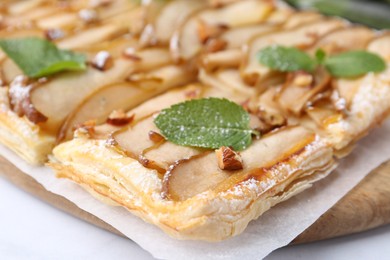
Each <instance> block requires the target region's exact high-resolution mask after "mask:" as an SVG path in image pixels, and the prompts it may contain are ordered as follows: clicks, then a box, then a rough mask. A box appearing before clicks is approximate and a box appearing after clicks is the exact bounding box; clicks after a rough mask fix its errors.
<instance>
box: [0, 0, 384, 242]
mask: <svg viewBox="0 0 390 260" xmlns="http://www.w3.org/2000/svg"><path fill="white" fill-rule="evenodd" d="M91 2H95V1H67V4H66V5H67V6H66V8H65V9H64V7H62V6H61V5H59V4H58V3H57V2H56V1H25V2H18V3H13V2H12V1H6V2H5V4H4V5H5V6H6V7H7V8H5V9H6V10H7V12H6V15H5V16H4V17H5V18H4V23H5V25H6V26H9V27H10V28H13V30H11V32H2V33H3V34H4V37H12V36H15V37H19V36H25V35H29V34H33V33H34V34H36V35H38V36H42V32H46V34H47V30H48V29H49V30H54V29H55V30H57V29H58V30H63V31H64V32H66V35H67V36H65V37H64V38H59V39H55V40H54V42H55V43H56V44H57V45H58V46H60V47H63V48H67V49H74V50H78V51H81V52H84V53H86V54H87V55H89V57H91V58H92V57H95V56H96V53H98V52H99V51H102V50H104V51H107V52H109V53H110V55H111V56H112V57H113V59H114V65H113V66H112V67H110V68H108V69H107V70H102V71H101V70H98V69H96V68H94V67H88V68H87V70H86V71H85V72H83V73H79V72H78V73H65V74H59V75H56V76H53V78H50V79H49V80H48V81H45V82H41V83H39V82H38V83H37V84H38V85H37V86H36V87H35V86H34V87H33V88H32V90H31V92H30V94H29V98H30V100H31V102H32V104H33V106H34V107H35V108H36V110H38V111H39V112H40V113H42V114H43V115H44V116H45V117H47V120H46V121H45V122H39V123H34V122H31V118H30V119H29V118H28V116H26V115H24V116H23V117H20V116H18V114H17V113H16V112H15V111H14V110H13V109H12V106H10V103H9V102H10V101H9V98H8V96H9V92H10V88H12V84H18V81H15V79H14V77H15V76H16V75H19V74H20V71H18V69H17V67H16V66H15V65H14V64H12V61H11V60H9V59H7V57H6V56H5V55H2V56H0V57H1V60H2V72H3V74H2V75H3V79H4V82H5V85H6V87H4V88H1V89H0V90H1V93H2V96H1V99H0V102H1V105H2V110H1V113H0V116H1V121H0V131H1V135H0V136H1V141H2V142H3V143H5V144H7V145H8V146H9V147H11V148H12V149H14V150H15V151H17V152H18V153H19V154H20V155H21V156H23V157H24V158H26V159H27V160H29V161H30V162H35V163H39V162H44V161H45V160H46V158H47V155H48V154H50V153H51V150H52V147H53V146H54V145H55V144H56V142H57V143H59V142H62V143H61V144H59V145H57V146H56V147H55V148H54V150H53V151H52V152H53V156H50V162H49V165H50V166H51V167H52V168H53V169H55V171H56V172H57V175H58V176H59V177H62V178H68V179H71V180H73V181H74V182H76V183H78V184H80V185H81V186H83V187H84V188H86V189H87V190H88V191H89V192H91V194H92V195H94V196H96V197H97V198H99V199H101V200H102V201H104V202H106V203H112V204H113V205H120V206H123V207H125V208H127V209H128V210H129V211H131V212H132V213H133V214H135V215H136V216H139V217H140V218H142V219H143V220H145V221H147V222H149V223H152V224H154V225H157V226H158V227H160V228H161V229H162V230H164V231H165V232H167V233H168V234H170V235H171V236H173V237H175V238H179V239H197V240H206V241H219V240H223V239H226V238H229V237H231V236H234V235H237V234H240V233H241V232H243V230H244V229H245V228H246V226H247V225H248V223H249V222H250V221H251V220H253V219H256V218H258V217H259V216H260V215H261V214H262V213H264V212H265V211H267V210H268V209H270V208H271V207H272V206H274V205H275V204H277V203H279V202H282V201H284V200H286V199H288V198H290V197H291V196H293V195H295V194H297V193H299V192H301V191H303V190H305V189H307V188H309V187H311V186H312V184H313V183H314V182H316V181H318V180H320V179H322V178H324V177H325V176H327V175H328V174H329V173H330V172H331V171H332V170H333V169H334V168H335V167H336V165H337V160H338V158H340V157H342V156H345V155H347V154H348V153H349V152H350V151H351V148H352V147H353V144H354V143H355V142H356V141H358V140H359V139H360V138H362V137H363V136H364V135H365V134H367V133H368V132H369V131H370V129H371V128H373V127H375V126H376V125H377V124H378V123H380V122H381V121H383V120H384V119H385V118H386V116H387V114H388V113H389V111H390V103H389V100H390V67H389V66H388V64H389V63H390V34H389V33H388V32H378V31H374V30H371V29H369V28H366V27H363V26H359V25H352V24H350V23H348V22H346V21H344V20H341V19H339V18H330V17H324V16H322V15H320V14H317V13H313V12H298V11H295V10H293V9H291V8H289V7H288V6H286V5H284V4H281V3H280V2H278V1H265V0H245V1H234V0H233V1H231V0H227V1H224V0H220V1H186V0H176V1H166V2H165V1H156V3H155V2H153V1H152V2H151V3H147V4H144V5H136V4H131V1H121V0H118V1H96V5H94V6H93V7H91V6H90V4H91ZM157 2H158V3H157ZM38 6H39V7H40V8H38ZM45 10H47V11H45ZM82 10H90V11H91V10H92V11H94V13H95V14H96V15H97V18H96V19H98V20H97V21H98V22H96V21H95V22H92V24H89V23H87V24H86V23H85V21H80V15H79V16H77V17H76V16H75V13H77V12H78V13H79V14H80V11H82ZM20 13H23V14H24V16H23V17H24V18H23V20H20V19H18V18H16V16H18V15H19V14H20ZM72 15H73V16H72ZM72 17H73V18H72ZM16 23H22V25H20V26H17V24H16ZM24 23H28V24H29V26H30V27H31V28H33V29H31V28H30V27H29V28H28V29H27V28H25V25H24ZM53 24H54V25H55V27H54V28H51V26H53ZM48 27H50V28H48ZM129 33H131V35H130V36H129ZM2 37H3V36H2ZM274 45H283V46H293V47H297V48H299V49H300V50H303V51H305V52H306V53H308V54H310V55H313V54H314V53H315V52H316V50H318V49H321V50H323V52H324V53H326V54H327V55H335V54H339V53H344V52H346V51H351V50H367V51H369V52H371V53H375V54H377V55H379V56H380V57H381V58H382V59H383V60H384V61H385V62H386V63H387V68H386V69H385V70H383V71H382V72H378V73H373V72H369V73H366V74H365V75H363V76H360V77H355V78H337V77H333V76H331V75H330V74H329V73H328V71H326V70H325V69H324V68H322V67H318V68H317V69H316V70H314V72H311V73H308V72H303V71H293V72H280V71H276V70H273V69H270V68H269V67H267V66H265V65H262V64H261V63H259V61H258V58H257V53H258V52H259V50H261V49H263V48H266V47H269V46H274ZM19 80H20V79H19ZM7 84H8V85H7ZM7 86H8V87H7ZM173 88H174V89H173ZM60 90H61V91H60ZM163 92H164V93H163ZM207 97H217V98H226V99H229V100H231V101H233V102H235V103H237V104H239V105H241V106H242V107H243V108H245V109H246V110H247V111H248V113H249V116H250V127H251V128H253V129H256V130H257V131H259V132H260V133H261V137H260V138H254V139H253V142H252V144H251V145H250V146H249V147H248V148H246V149H245V150H243V151H241V152H240V153H237V152H236V151H234V150H232V149H231V148H230V147H221V148H220V149H217V150H212V149H205V148H195V147H189V146H181V145H177V144H174V143H173V142H170V141H168V140H167V139H166V138H165V137H164V136H163V134H162V133H161V131H160V129H159V128H158V127H157V126H156V125H155V123H154V119H155V117H156V115H158V114H159V113H160V111H161V110H162V109H165V108H168V107H170V106H172V105H174V104H177V103H180V102H184V101H186V100H193V99H201V98H207ZM11 100H12V96H11ZM102 100H105V102H102ZM118 109H122V110H118ZM123 110H125V111H127V112H126V113H125V112H123ZM112 111H113V112H112ZM111 112H112V113H111ZM90 120H94V121H93V122H91V121H90ZM76 125H79V127H78V128H77V129H76V131H75V132H74V136H72V134H73V131H72V130H73V129H74V128H75V126H76ZM63 141H66V142H63Z"/></svg>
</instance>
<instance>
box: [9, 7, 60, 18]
mask: <svg viewBox="0 0 390 260" xmlns="http://www.w3.org/2000/svg"><path fill="white" fill-rule="evenodd" d="M57 13H59V9H58V8H56V7H55V6H50V5H47V6H40V7H39V8H34V9H32V10H29V11H28V12H25V13H24V14H23V16H20V15H18V16H16V17H17V18H18V19H19V21H36V20H38V19H41V18H44V17H46V16H49V15H53V14H57Z"/></svg>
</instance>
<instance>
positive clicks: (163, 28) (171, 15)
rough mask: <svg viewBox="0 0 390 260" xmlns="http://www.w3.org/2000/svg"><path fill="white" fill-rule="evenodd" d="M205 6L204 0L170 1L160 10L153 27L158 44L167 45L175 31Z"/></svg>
mask: <svg viewBox="0 0 390 260" xmlns="http://www.w3.org/2000/svg"><path fill="white" fill-rule="evenodd" d="M206 6H207V1H206V0H198V1H187V0H178V1H171V2H169V3H168V4H166V6H165V7H164V8H163V9H162V10H161V12H160V13H159V15H158V17H157V18H156V22H155V25H154V28H155V32H154V33H155V37H156V40H157V42H158V43H160V44H163V45H165V44H168V43H169V40H170V39H171V37H172V35H173V33H174V32H175V30H176V29H177V28H178V27H179V26H180V25H181V24H182V23H183V21H185V19H186V18H187V17H188V16H189V15H190V14H192V13H193V12H196V11H198V10H200V9H202V8H204V7H206Z"/></svg>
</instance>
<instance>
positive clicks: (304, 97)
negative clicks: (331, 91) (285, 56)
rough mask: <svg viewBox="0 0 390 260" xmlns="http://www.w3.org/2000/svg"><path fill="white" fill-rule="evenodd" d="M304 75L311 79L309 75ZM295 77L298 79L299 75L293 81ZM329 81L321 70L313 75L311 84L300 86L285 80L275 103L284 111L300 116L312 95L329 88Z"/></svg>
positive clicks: (329, 78) (292, 81) (327, 75)
mask: <svg viewBox="0 0 390 260" xmlns="http://www.w3.org/2000/svg"><path fill="white" fill-rule="evenodd" d="M304 75H307V76H310V77H313V76H312V75H310V74H304ZM297 77H300V75H299V73H298V74H297V76H296V77H295V79H297ZM330 80H331V77H330V75H329V74H328V73H327V72H326V71H325V70H323V69H318V70H317V72H316V73H315V74H314V78H313V82H310V83H308V84H304V85H302V86H299V85H297V83H295V80H287V82H286V83H285V84H284V86H283V88H282V90H281V92H280V94H279V95H278V97H277V101H278V102H279V104H280V106H281V107H282V108H283V109H284V110H286V111H288V112H292V113H293V114H295V115H300V114H301V112H302V110H303V109H304V107H305V105H306V104H307V102H308V101H309V100H310V99H311V98H312V97H313V96H314V95H316V94H317V93H319V92H321V91H323V90H324V89H325V88H326V87H327V86H329V83H330Z"/></svg>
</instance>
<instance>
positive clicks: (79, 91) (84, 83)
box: [31, 59, 132, 133]
mask: <svg viewBox="0 0 390 260" xmlns="http://www.w3.org/2000/svg"><path fill="white" fill-rule="evenodd" d="M131 70H132V62H130V61H128V60H125V59H117V60H115V62H114V65H113V67H112V68H111V69H109V70H107V71H104V72H102V71H99V70H96V69H94V68H88V69H87V70H86V71H84V72H75V73H65V74H61V76H60V77H56V78H54V79H52V80H50V81H48V82H47V83H45V84H42V85H40V86H39V87H38V88H35V89H33V90H32V92H31V101H32V103H33V105H34V106H35V108H36V109H37V110H38V111H40V112H41V113H42V114H44V115H45V116H47V117H48V118H49V119H48V121H47V122H45V123H44V124H42V125H41V127H42V128H43V129H44V130H46V131H48V132H51V133H57V131H58V129H59V127H60V126H61V124H62V122H63V121H64V119H65V118H66V116H67V115H68V114H69V113H70V112H72V111H73V110H74V109H75V108H76V107H77V106H78V105H79V104H80V103H81V102H82V101H83V100H84V99H85V98H86V97H87V96H89V95H90V94H91V93H93V92H94V91H96V90H97V89H99V88H101V87H103V86H105V85H109V84H112V83H114V82H118V81H120V80H121V79H122V80H123V79H124V78H125V77H126V76H127V75H128V74H129V73H130V72H131Z"/></svg>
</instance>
